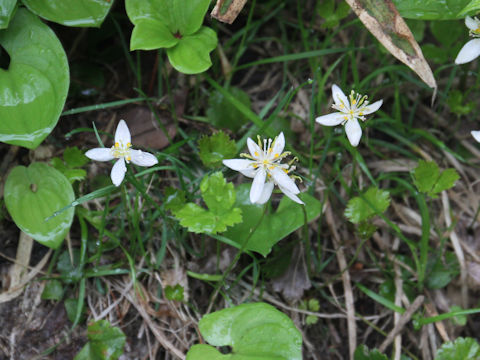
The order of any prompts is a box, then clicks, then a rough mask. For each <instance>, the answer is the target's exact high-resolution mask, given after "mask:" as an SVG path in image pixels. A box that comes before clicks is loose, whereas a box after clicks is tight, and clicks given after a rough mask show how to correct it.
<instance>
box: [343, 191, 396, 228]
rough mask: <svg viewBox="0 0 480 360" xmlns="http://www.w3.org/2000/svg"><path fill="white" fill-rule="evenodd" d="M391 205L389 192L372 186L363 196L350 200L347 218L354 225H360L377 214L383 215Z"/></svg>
mask: <svg viewBox="0 0 480 360" xmlns="http://www.w3.org/2000/svg"><path fill="white" fill-rule="evenodd" d="M389 205H390V194H389V193H388V191H385V190H380V189H378V188H377V187H375V186H372V187H370V188H369V189H368V190H367V191H366V192H365V193H364V194H363V195H362V196H356V197H354V198H352V199H350V201H349V202H348V205H347V208H346V209H345V216H346V217H347V218H348V219H349V220H350V221H351V222H353V223H354V224H358V223H361V222H362V221H365V220H367V219H369V218H371V217H372V216H374V215H375V214H381V213H383V212H384V211H385V210H387V208H388V206H389Z"/></svg>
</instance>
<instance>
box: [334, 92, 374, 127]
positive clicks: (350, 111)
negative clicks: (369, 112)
mask: <svg viewBox="0 0 480 360" xmlns="http://www.w3.org/2000/svg"><path fill="white" fill-rule="evenodd" d="M367 99H368V96H367V95H363V96H362V95H360V94H358V93H355V91H353V90H352V91H351V93H350V95H349V96H348V103H347V104H346V103H345V102H344V101H343V100H342V99H340V98H338V99H337V101H336V102H335V104H333V105H332V107H333V108H334V109H335V110H338V111H340V112H341V113H343V114H344V115H343V119H344V123H345V122H347V121H348V120H352V119H355V118H357V119H360V120H365V116H363V114H364V112H365V110H366V109H367V106H368V101H367Z"/></svg>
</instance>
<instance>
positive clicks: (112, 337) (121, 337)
mask: <svg viewBox="0 0 480 360" xmlns="http://www.w3.org/2000/svg"><path fill="white" fill-rule="evenodd" d="M87 337H88V340H89V341H88V343H87V344H86V345H85V346H84V347H83V349H82V350H81V351H80V352H79V353H78V354H77V355H76V356H75V358H74V360H115V359H118V358H119V357H120V355H122V354H123V347H124V346H125V339H126V337H125V334H124V333H123V332H122V330H120V329H119V328H117V327H113V326H111V325H110V323H109V322H108V321H106V320H100V321H97V322H95V323H92V324H89V325H88V331H87Z"/></svg>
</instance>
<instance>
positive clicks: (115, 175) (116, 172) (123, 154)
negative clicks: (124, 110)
mask: <svg viewBox="0 0 480 360" xmlns="http://www.w3.org/2000/svg"><path fill="white" fill-rule="evenodd" d="M131 141H132V140H131V136H130V130H128V126H127V123H126V122H125V121H124V120H120V122H119V123H118V126H117V130H116V131H115V145H113V146H112V147H111V148H95V149H91V150H88V151H87V152H86V153H85V156H87V157H88V158H90V159H92V160H97V161H110V160H113V159H118V160H117V162H116V163H115V164H114V165H113V168H112V172H111V173H110V177H111V178H112V182H113V184H114V185H115V186H119V185H120V184H121V183H122V181H123V178H124V177H125V173H126V172H127V166H126V165H125V161H126V162H127V163H130V161H131V162H132V163H134V164H135V165H140V166H152V165H155V164H157V163H158V160H157V158H156V157H155V156H154V155H152V154H150V153H148V152H144V151H141V150H133V149H132V148H131V147H132V144H131Z"/></svg>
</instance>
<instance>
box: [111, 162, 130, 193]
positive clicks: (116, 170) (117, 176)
mask: <svg viewBox="0 0 480 360" xmlns="http://www.w3.org/2000/svg"><path fill="white" fill-rule="evenodd" d="M126 172H127V167H126V165H125V160H123V157H121V158H120V159H118V160H117V162H116V163H115V164H114V165H113V167H112V172H111V173H110V177H111V178H112V182H113V185H115V186H118V185H120V184H121V183H122V181H123V178H124V177H125V173H126Z"/></svg>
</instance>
